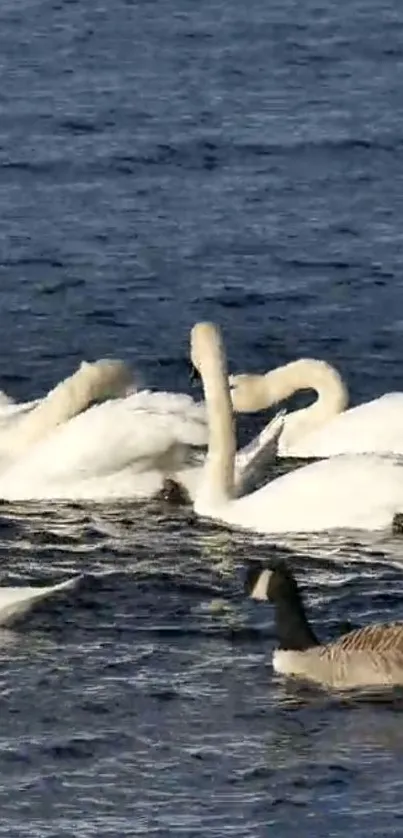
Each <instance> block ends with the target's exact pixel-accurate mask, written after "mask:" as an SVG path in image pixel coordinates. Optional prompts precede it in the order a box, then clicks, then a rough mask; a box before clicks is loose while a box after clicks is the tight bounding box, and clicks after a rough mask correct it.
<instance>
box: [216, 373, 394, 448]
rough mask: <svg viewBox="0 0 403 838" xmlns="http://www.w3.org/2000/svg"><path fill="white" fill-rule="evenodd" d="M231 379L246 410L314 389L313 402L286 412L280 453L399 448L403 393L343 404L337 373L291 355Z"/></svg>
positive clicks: (344, 398)
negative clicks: (285, 360) (270, 367)
mask: <svg viewBox="0 0 403 838" xmlns="http://www.w3.org/2000/svg"><path fill="white" fill-rule="evenodd" d="M230 383H231V387H232V398H233V403H234V405H235V406H236V407H237V409H238V410H242V411H245V412H249V411H250V412H255V411H259V410H263V409H264V408H267V407H271V406H272V405H275V404H278V403H279V402H281V401H283V400H284V399H287V398H289V397H290V396H292V395H293V394H294V393H296V392H298V391H299V390H314V391H316V393H317V399H316V401H315V402H314V403H313V404H312V405H310V406H309V407H306V408H302V409H301V410H295V411H293V412H292V413H290V414H288V415H287V417H286V419H285V422H284V430H283V433H282V435H281V438H280V440H279V447H278V454H279V456H280V457H333V456H335V455H337V454H364V453H377V454H403V393H386V394H385V395H384V396H381V397H380V398H378V399H373V400H372V401H370V402H367V403H365V404H361V405H358V406H357V407H352V408H349V409H346V408H347V404H348V392H347V388H346V386H345V384H344V382H343V380H342V378H341V377H340V375H339V373H338V372H337V371H336V370H335V369H334V368H333V367H332V366H331V365H330V364H328V363H326V362H325V361H317V360H315V359H313V358H301V359H300V360H298V361H292V362H291V363H290V364H286V365H285V366H283V367H278V368H277V369H275V370H270V371H269V372H267V373H266V374H265V375H247V374H246V375H234V376H231V377H230Z"/></svg>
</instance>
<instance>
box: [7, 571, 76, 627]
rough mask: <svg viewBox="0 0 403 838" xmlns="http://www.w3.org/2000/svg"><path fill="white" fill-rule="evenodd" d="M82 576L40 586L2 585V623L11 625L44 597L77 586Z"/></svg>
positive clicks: (49, 596) (46, 597)
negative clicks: (5, 586) (6, 586)
mask: <svg viewBox="0 0 403 838" xmlns="http://www.w3.org/2000/svg"><path fill="white" fill-rule="evenodd" d="M81 578H82V577H81V576H76V577H74V579H67V580H66V581H65V582H59V583H57V584H56V585H41V586H38V587H31V586H28V587H17V586H15V587H14V586H13V587H9V588H3V587H0V625H1V626H5V625H10V623H12V622H13V621H14V620H16V619H17V618H19V617H21V616H23V615H24V614H26V613H27V612H28V611H31V609H32V608H33V607H34V606H35V605H36V604H38V603H39V602H41V601H42V600H44V599H49V598H51V597H53V596H55V595H56V594H59V593H61V592H62V591H68V590H72V589H73V588H75V587H76V586H77V585H78V583H79V581H80V579H81Z"/></svg>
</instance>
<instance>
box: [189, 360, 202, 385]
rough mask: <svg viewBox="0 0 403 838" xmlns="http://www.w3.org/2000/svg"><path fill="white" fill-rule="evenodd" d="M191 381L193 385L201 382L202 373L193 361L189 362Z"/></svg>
mask: <svg viewBox="0 0 403 838" xmlns="http://www.w3.org/2000/svg"><path fill="white" fill-rule="evenodd" d="M189 379H190V381H191V383H192V384H196V382H199V381H200V373H199V371H198V370H197V369H196V367H195V365H194V364H192V362H191V361H189Z"/></svg>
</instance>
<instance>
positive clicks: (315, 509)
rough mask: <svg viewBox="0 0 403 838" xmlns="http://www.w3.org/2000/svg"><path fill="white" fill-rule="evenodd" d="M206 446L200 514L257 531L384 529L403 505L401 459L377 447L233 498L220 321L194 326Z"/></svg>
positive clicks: (232, 445) (232, 440)
mask: <svg viewBox="0 0 403 838" xmlns="http://www.w3.org/2000/svg"><path fill="white" fill-rule="evenodd" d="M191 356H192V361H193V364H194V365H195V366H196V368H197V369H198V371H199V372H200V374H201V377H202V380H203V387H204V394H205V399H206V406H207V412H208V423H209V446H208V453H207V459H206V464H205V466H204V471H203V475H202V477H201V479H200V481H199V488H198V491H197V494H196V499H195V503H194V508H195V511H196V512H197V513H198V514H200V515H203V516H207V517H210V518H213V519H215V520H217V521H222V522H223V523H227V524H230V525H234V526H237V527H242V528H244V529H249V530H253V531H255V532H260V533H279V532H315V531H316V532H317V531H321V530H322V531H323V530H332V529H339V528H352V529H369V530H373V529H382V528H383V527H387V526H388V525H390V524H391V523H392V521H393V517H394V515H395V513H397V512H399V511H401V510H403V466H400V465H398V464H396V463H395V462H393V461H392V460H390V459H388V458H384V457H377V456H374V455H371V456H370V455H362V456H358V455H357V456H340V457H335V458H333V459H330V460H323V461H321V462H317V463H313V464H311V465H308V466H304V467H302V468H299V469H296V470H295V471H293V472H291V473H289V474H286V475H283V476H282V477H279V478H277V479H275V480H273V481H272V482H271V483H268V484H266V485H265V486H263V487H262V488H261V489H259V490H258V491H256V492H252V493H251V494H248V495H246V496H243V497H239V498H235V499H234V454H235V437H234V428H233V415H232V405H231V398H230V391H229V383H228V373H227V365H226V358H225V351H224V347H223V345H222V341H221V336H220V333H219V331H218V330H217V328H216V327H215V326H214V325H213V324H210V323H200V324H198V325H196V326H195V327H194V328H193V330H192V336H191Z"/></svg>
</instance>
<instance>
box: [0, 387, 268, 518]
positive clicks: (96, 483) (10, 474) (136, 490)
mask: <svg viewBox="0 0 403 838" xmlns="http://www.w3.org/2000/svg"><path fill="white" fill-rule="evenodd" d="M283 419H284V414H283V413H279V414H278V415H277V416H276V417H275V418H274V420H272V421H271V422H269V423H268V425H267V426H266V427H265V428H264V429H263V431H261V433H260V434H258V435H257V437H256V438H255V439H254V440H252V442H251V443H249V444H248V445H246V446H245V447H244V448H242V449H241V450H240V451H239V452H238V454H237V457H236V464H235V472H236V476H235V483H236V485H237V487H238V491H239V492H240V493H242V492H244V491H245V490H247V489H248V487H250V486H253V485H255V480H256V475H257V474H259V473H260V472H261V470H262V469H263V468H265V467H266V465H267V464H268V463H269V462H270V461H272V460H273V459H274V457H275V452H276V449H277V444H278V443H277V440H278V436H279V435H280V433H281V430H282V423H283ZM206 444H207V425H206V417H205V406H204V404H202V403H197V402H194V401H193V399H192V398H191V397H190V396H187V395H185V394H177V393H158V392H157V393H150V392H148V391H141V392H139V393H133V394H131V395H129V396H126V397H124V398H120V399H116V398H115V399H113V400H110V401H106V402H104V403H102V404H97V405H93V406H92V407H90V408H88V409H87V410H86V411H85V412H83V413H80V414H79V415H77V416H74V417H73V418H72V419H70V420H69V421H68V422H65V423H63V424H61V425H59V426H58V427H57V428H55V430H54V431H53V432H52V433H50V434H48V436H47V437H46V439H44V440H42V441H40V442H39V443H38V444H37V445H34V446H32V447H31V448H30V450H29V451H28V452H25V453H24V454H23V456H21V457H19V458H17V459H16V460H14V462H13V463H12V464H11V465H10V466H9V467H7V468H5V469H4V468H3V470H1V469H0V497H1V498H2V499H3V500H9V501H16V500H18V501H24V500H32V499H35V500H45V499H57V500H93V501H94V500H95V501H100V502H102V501H105V500H107V499H115V500H118V499H123V498H128V497H129V498H137V499H143V498H148V497H153V496H154V495H157V494H158V493H159V492H160V491H161V490H162V489H163V487H164V481H165V480H166V478H168V479H171V480H172V479H173V480H174V481H175V482H177V483H179V484H180V486H183V487H184V488H185V490H186V492H187V493H188V495H189V496H190V498H193V497H194V496H195V493H196V491H197V485H198V481H199V479H200V475H201V473H202V467H203V462H204V453H203V452H202V450H201V449H202V448H203V447H205V446H206Z"/></svg>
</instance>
